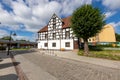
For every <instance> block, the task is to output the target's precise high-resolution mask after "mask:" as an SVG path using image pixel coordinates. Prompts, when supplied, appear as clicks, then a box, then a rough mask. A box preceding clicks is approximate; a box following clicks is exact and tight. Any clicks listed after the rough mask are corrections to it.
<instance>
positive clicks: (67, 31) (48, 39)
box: [38, 14, 116, 50]
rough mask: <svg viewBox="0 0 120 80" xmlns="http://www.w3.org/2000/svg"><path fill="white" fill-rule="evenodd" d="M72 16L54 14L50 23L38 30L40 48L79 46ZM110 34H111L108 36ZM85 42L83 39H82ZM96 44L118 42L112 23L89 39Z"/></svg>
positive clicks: (68, 48) (67, 48) (70, 48)
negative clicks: (71, 23)
mask: <svg viewBox="0 0 120 80" xmlns="http://www.w3.org/2000/svg"><path fill="white" fill-rule="evenodd" d="M70 18H71V17H67V18H63V19H61V18H59V17H58V16H57V15H56V14H53V16H52V17H51V19H50V21H49V22H48V25H47V26H45V27H43V28H42V29H40V30H39V31H38V48H39V49H40V48H42V49H57V50H60V49H62V48H63V49H65V50H73V49H77V48H78V43H77V38H76V37H75V36H74V35H73V31H72V30H71V28H70ZM108 35H110V36H108ZM80 41H81V42H83V40H82V39H81V40H80ZM88 42H90V43H93V44H94V45H95V44H96V43H97V42H116V39H115V31H114V28H113V27H112V26H111V25H105V26H104V27H103V29H102V30H101V32H100V33H98V34H97V35H96V36H94V37H91V38H89V39H88Z"/></svg>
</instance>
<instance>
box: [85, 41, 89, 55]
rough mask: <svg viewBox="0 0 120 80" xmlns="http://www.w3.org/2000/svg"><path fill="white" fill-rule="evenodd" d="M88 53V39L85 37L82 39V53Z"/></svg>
mask: <svg viewBox="0 0 120 80" xmlns="http://www.w3.org/2000/svg"><path fill="white" fill-rule="evenodd" d="M88 54H89V47H88V41H87V39H84V55H88Z"/></svg>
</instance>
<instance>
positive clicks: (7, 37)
mask: <svg viewBox="0 0 120 80" xmlns="http://www.w3.org/2000/svg"><path fill="white" fill-rule="evenodd" d="M1 39H3V40H10V36H4V37H3V38H1ZM11 40H13V38H12V37H11Z"/></svg>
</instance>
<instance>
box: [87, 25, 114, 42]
mask: <svg viewBox="0 0 120 80" xmlns="http://www.w3.org/2000/svg"><path fill="white" fill-rule="evenodd" d="M88 42H116V37H115V30H114V28H113V26H111V25H109V24H107V25H105V26H104V27H103V29H102V30H101V32H100V33H98V34H97V35H96V36H95V37H91V38H89V39H88Z"/></svg>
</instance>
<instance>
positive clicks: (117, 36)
mask: <svg viewBox="0 0 120 80" xmlns="http://www.w3.org/2000/svg"><path fill="white" fill-rule="evenodd" d="M115 36H116V41H119V42H120V34H117V33H115Z"/></svg>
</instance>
